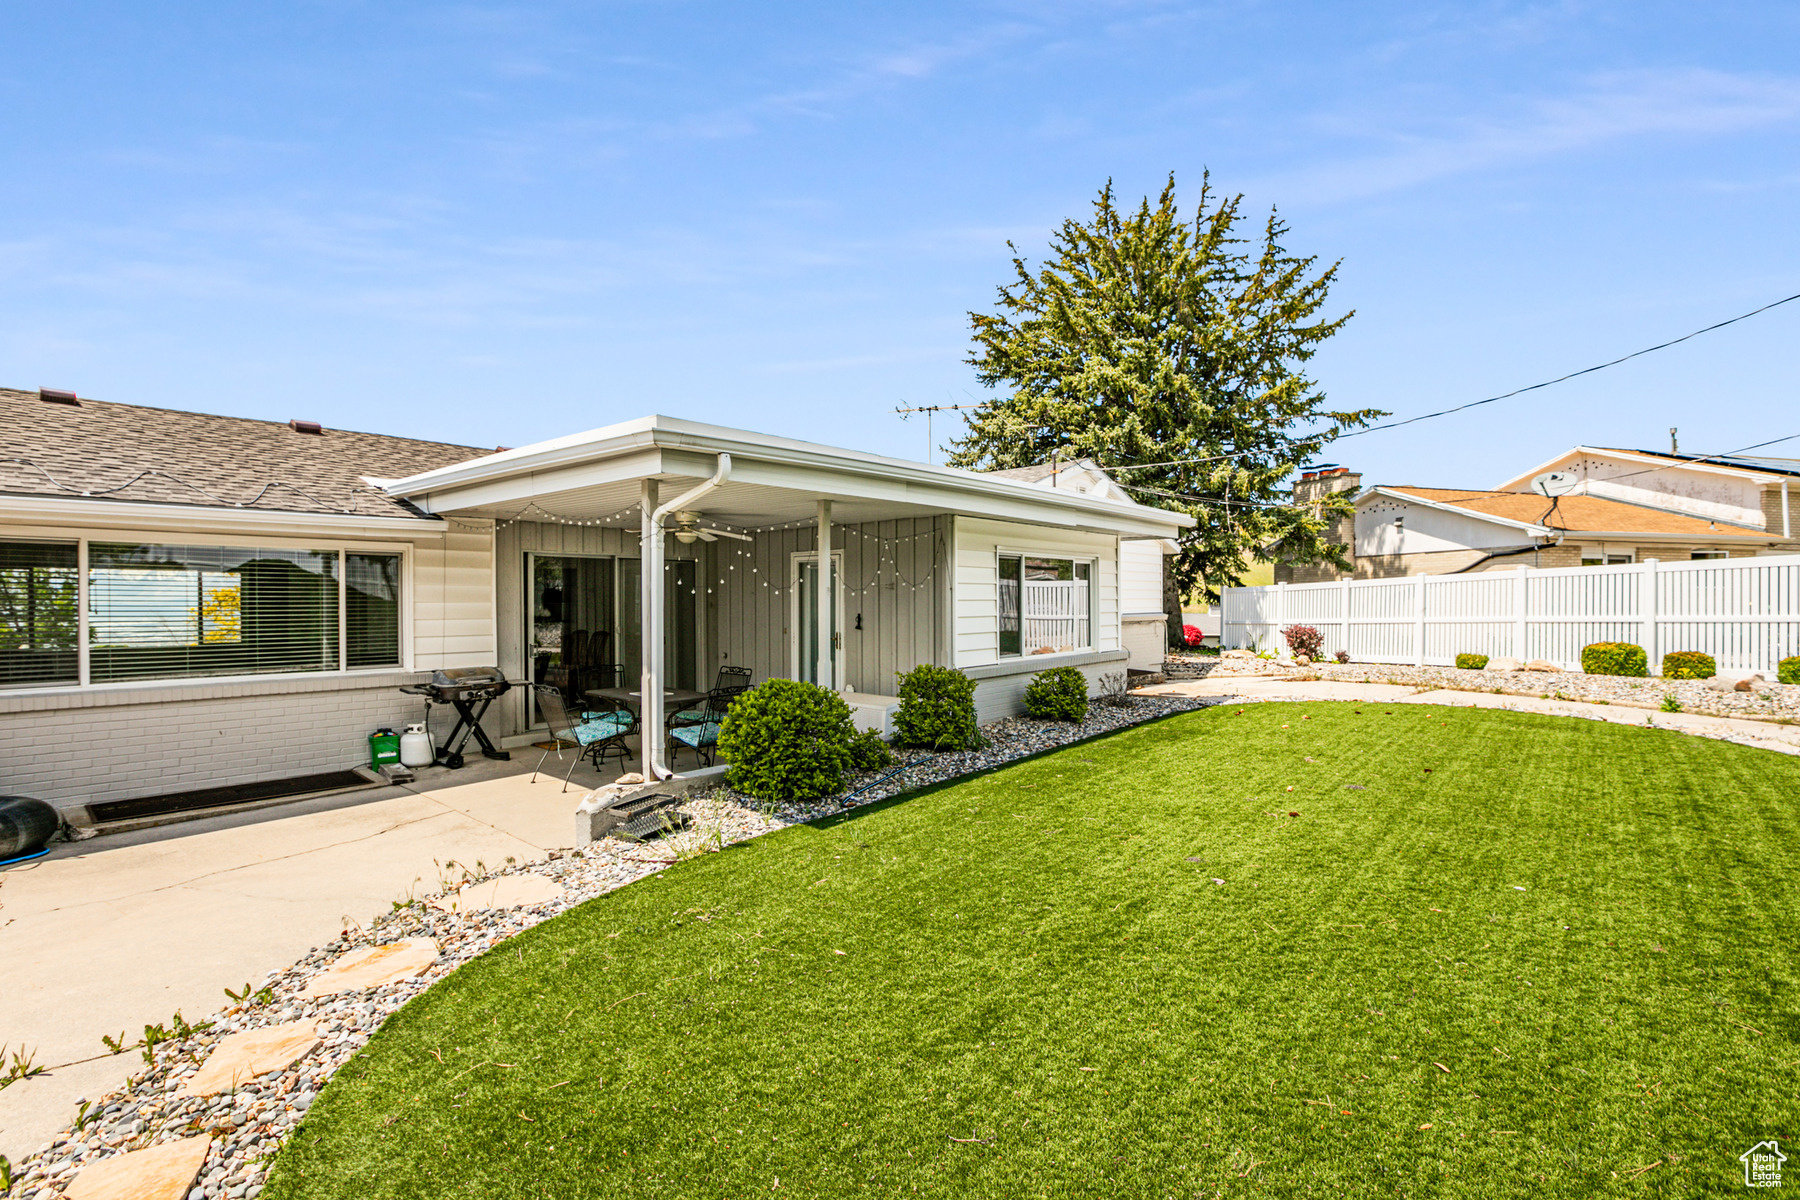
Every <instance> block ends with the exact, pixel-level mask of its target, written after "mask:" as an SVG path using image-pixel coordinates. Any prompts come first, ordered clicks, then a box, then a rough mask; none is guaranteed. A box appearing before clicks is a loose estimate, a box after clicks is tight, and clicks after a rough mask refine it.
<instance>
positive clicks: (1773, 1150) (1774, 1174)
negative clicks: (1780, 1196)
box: [1738, 1138, 1787, 1188]
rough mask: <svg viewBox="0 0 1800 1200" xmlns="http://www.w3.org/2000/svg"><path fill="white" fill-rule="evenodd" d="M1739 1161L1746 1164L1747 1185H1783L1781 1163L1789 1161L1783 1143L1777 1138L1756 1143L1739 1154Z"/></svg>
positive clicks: (1745, 1176)
mask: <svg viewBox="0 0 1800 1200" xmlns="http://www.w3.org/2000/svg"><path fill="white" fill-rule="evenodd" d="M1738 1161H1739V1162H1741V1163H1743V1164H1744V1186H1745V1187H1753V1188H1767V1187H1780V1186H1781V1164H1782V1163H1784V1162H1786V1161H1787V1155H1785V1154H1783V1153H1782V1152H1781V1143H1779V1142H1777V1141H1776V1140H1775V1139H1773V1138H1770V1139H1769V1140H1768V1141H1766V1142H1758V1143H1756V1145H1754V1146H1752V1147H1750V1148H1749V1149H1748V1150H1746V1151H1744V1152H1743V1153H1742V1154H1740V1155H1738Z"/></svg>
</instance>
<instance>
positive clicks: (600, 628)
mask: <svg viewBox="0 0 1800 1200" xmlns="http://www.w3.org/2000/svg"><path fill="white" fill-rule="evenodd" d="M525 557H526V580H527V583H528V585H529V589H530V617H529V627H528V629H527V631H526V633H527V639H528V647H529V649H528V651H527V653H528V655H529V658H530V662H531V681H532V682H533V683H547V684H550V685H551V686H553V687H557V688H560V689H562V692H563V694H564V695H565V696H567V697H568V698H569V700H570V702H571V703H574V704H579V703H580V702H581V698H582V696H581V694H582V693H583V692H584V691H586V690H587V689H589V688H597V687H615V686H617V685H618V683H619V670H618V655H617V649H618V643H617V641H616V636H615V635H616V629H615V626H616V624H617V622H616V621H615V619H614V614H615V613H616V612H617V610H618V606H617V602H616V597H615V593H614V578H613V577H614V570H613V567H614V563H613V560H612V559H610V558H590V557H583V556H579V555H567V554H528V555H526V556H525ZM531 721H532V724H534V725H540V724H542V723H543V716H542V715H541V714H539V713H538V712H537V711H536V706H535V705H534V706H533V712H532V714H531Z"/></svg>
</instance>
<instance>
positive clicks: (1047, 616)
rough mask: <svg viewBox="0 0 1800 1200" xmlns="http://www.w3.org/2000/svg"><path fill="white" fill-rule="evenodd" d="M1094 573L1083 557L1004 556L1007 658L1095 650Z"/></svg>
mask: <svg viewBox="0 0 1800 1200" xmlns="http://www.w3.org/2000/svg"><path fill="white" fill-rule="evenodd" d="M1092 575H1093V564H1092V563H1089V562H1086V561H1083V560H1081V559H1069V558H1048V557H1038V556H1035V555H1028V554H1002V555H1000V558H999V618H1000V655H1001V657H1003V658H1012V657H1017V656H1020V655H1028V654H1061V653H1066V652H1068V651H1071V650H1086V649H1090V648H1091V647H1092V646H1093V644H1094V643H1093V587H1092V584H1091V580H1092Z"/></svg>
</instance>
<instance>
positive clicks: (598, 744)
mask: <svg viewBox="0 0 1800 1200" xmlns="http://www.w3.org/2000/svg"><path fill="white" fill-rule="evenodd" d="M531 690H532V694H533V695H535V696H536V697H537V702H538V711H539V712H541V713H543V714H544V721H545V723H546V724H547V725H549V726H550V739H551V744H550V746H549V747H547V748H546V749H545V750H544V753H543V754H542V755H540V756H539V757H538V761H537V766H536V767H534V768H532V772H531V782H533V783H536V782H537V777H538V771H540V770H542V769H543V766H544V759H546V758H549V757H550V754H551V752H552V751H554V752H555V753H556V758H557V761H558V762H560V761H562V752H563V750H564V749H567V748H573V749H575V750H576V751H578V753H577V754H576V755H575V761H574V762H572V763H570V764H569V773H568V774H567V775H565V776H563V791H565V792H566V791H568V790H569V780H570V779H571V778H572V777H573V776H574V774H575V768H576V767H578V766H580V765H581V760H582V759H584V758H591V759H593V760H594V769H595V770H596V771H599V770H604V769H605V763H606V760H607V759H608V758H611V757H613V756H614V755H617V756H618V759H619V765H620V766H623V765H625V764H626V763H628V762H630V761H631V747H629V746H627V745H626V744H625V736H626V735H627V734H629V733H630V732H631V731H632V729H633V728H635V727H636V725H637V722H636V721H634V720H633V719H632V717H631V714H630V713H629V712H608V713H597V712H584V713H582V714H581V720H579V721H576V720H574V719H573V718H572V717H571V716H570V714H569V707H568V705H567V704H565V703H564V702H563V694H562V690H561V689H560V688H556V687H552V686H550V685H549V684H535V685H533V687H532V689H531ZM564 743H568V745H567V746H565V745H564Z"/></svg>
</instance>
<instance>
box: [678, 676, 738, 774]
mask: <svg viewBox="0 0 1800 1200" xmlns="http://www.w3.org/2000/svg"><path fill="white" fill-rule="evenodd" d="M749 690H750V689H749V688H747V687H744V686H742V685H738V686H736V687H719V688H714V689H713V690H712V691H710V692H708V693H707V694H706V706H705V707H704V708H701V709H696V710H690V711H695V712H698V713H699V714H700V718H699V720H696V721H689V722H685V723H683V724H681V725H672V726H670V728H669V766H671V767H673V766H674V765H675V760H676V758H677V757H679V756H680V754H681V748H682V747H683V746H686V747H687V748H688V749H689V750H692V751H693V752H694V758H695V759H696V760H698V761H699V762H701V763H703V764H704V765H706V766H709V767H710V766H712V764H713V752H714V751H715V750H716V749H717V748H718V745H719V726H720V725H722V724H724V722H725V714H726V712H728V711H729V710H730V708H731V702H732V701H733V700H736V699H737V698H738V697H739V696H741V695H743V694H744V693H745V692H747V691H749Z"/></svg>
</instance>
